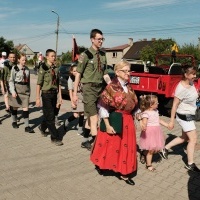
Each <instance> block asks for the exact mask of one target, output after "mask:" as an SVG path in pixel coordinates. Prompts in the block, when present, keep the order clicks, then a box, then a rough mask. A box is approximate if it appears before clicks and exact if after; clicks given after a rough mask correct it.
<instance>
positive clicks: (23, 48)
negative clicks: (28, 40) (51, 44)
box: [15, 44, 35, 60]
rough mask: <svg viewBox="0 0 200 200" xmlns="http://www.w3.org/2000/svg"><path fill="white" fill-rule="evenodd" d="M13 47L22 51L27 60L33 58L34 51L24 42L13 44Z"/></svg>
mask: <svg viewBox="0 0 200 200" xmlns="http://www.w3.org/2000/svg"><path fill="white" fill-rule="evenodd" d="M15 49H17V51H19V52H20V53H24V54H25V55H26V57H27V60H30V59H33V57H34V55H35V53H34V52H33V51H32V50H31V49H30V48H29V47H28V46H27V45H26V44H19V45H17V46H15Z"/></svg>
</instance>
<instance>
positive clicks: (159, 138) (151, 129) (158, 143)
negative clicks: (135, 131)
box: [139, 126, 165, 151]
mask: <svg viewBox="0 0 200 200" xmlns="http://www.w3.org/2000/svg"><path fill="white" fill-rule="evenodd" d="M139 143H140V149H142V150H155V151H160V150H162V149H163V148H164V145H165V138H164V135H163V132H162V130H161V127H160V126H147V128H146V130H145V131H142V132H141V135H140V142H139Z"/></svg>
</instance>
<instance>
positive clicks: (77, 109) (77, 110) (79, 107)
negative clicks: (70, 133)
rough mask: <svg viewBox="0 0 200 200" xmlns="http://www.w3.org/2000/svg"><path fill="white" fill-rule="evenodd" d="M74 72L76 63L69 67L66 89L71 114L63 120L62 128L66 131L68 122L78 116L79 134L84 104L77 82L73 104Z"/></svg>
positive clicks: (81, 126)
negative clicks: (75, 100) (75, 97)
mask: <svg viewBox="0 0 200 200" xmlns="http://www.w3.org/2000/svg"><path fill="white" fill-rule="evenodd" d="M76 73H77V64H72V65H71V67H70V76H69V78H68V90H69V97H70V100H71V107H72V113H73V114H72V115H71V116H70V117H69V118H68V119H66V120H65V123H64V128H65V130H66V131H67V128H68V125H69V123H70V122H72V121H74V120H75V119H77V118H79V122H78V134H79V135H80V134H81V133H82V132H83V120H84V105H83V95H82V85H81V83H79V87H78V91H77V96H78V101H77V104H76V105H75V104H74V102H73V91H74V80H75V76H76Z"/></svg>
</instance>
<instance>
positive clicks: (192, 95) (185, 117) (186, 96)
mask: <svg viewBox="0 0 200 200" xmlns="http://www.w3.org/2000/svg"><path fill="white" fill-rule="evenodd" d="M195 79H196V67H194V66H191V65H185V66H183V67H182V80H181V81H180V82H179V83H178V85H177V87H176V90H175V94H174V101H173V106H172V111H171V119H170V123H169V128H170V129H173V128H174V119H175V117H176V120H177V122H178V123H179V125H180V126H181V128H182V135H181V136H180V137H176V138H174V139H173V140H172V141H171V142H169V143H168V144H167V145H166V146H165V148H164V149H163V151H162V156H163V157H164V158H165V159H168V150H169V149H171V148H172V147H173V146H176V145H178V144H182V143H183V142H188V145H187V163H186V165H185V168H186V169H188V170H190V171H194V172H200V169H199V168H198V167H197V166H196V165H195V163H194V151H195V146H196V143H197V131H196V126H195V123H194V117H195V111H196V108H197V106H196V100H197V98H198V93H197V90H196V88H195V86H194V83H193V81H194V80H195Z"/></svg>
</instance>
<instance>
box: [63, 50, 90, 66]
mask: <svg viewBox="0 0 200 200" xmlns="http://www.w3.org/2000/svg"><path fill="white" fill-rule="evenodd" d="M78 49H79V54H81V53H82V52H84V51H85V50H86V49H87V48H86V47H84V46H79V47H78ZM60 61H61V63H62V64H66V63H69V62H72V51H67V52H66V53H62V55H61V57H60Z"/></svg>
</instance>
